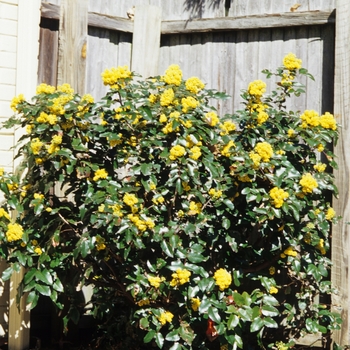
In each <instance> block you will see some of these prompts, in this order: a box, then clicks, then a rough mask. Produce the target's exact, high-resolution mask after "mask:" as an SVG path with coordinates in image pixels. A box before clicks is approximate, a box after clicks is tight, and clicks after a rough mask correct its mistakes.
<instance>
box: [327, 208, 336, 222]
mask: <svg viewBox="0 0 350 350" xmlns="http://www.w3.org/2000/svg"><path fill="white" fill-rule="evenodd" d="M334 217H335V210H334V209H333V208H332V207H330V208H328V209H327V213H326V219H327V220H332V219H333V218H334Z"/></svg>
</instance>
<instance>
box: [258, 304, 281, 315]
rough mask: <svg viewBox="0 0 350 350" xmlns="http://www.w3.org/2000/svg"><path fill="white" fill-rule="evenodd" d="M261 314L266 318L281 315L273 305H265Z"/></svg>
mask: <svg viewBox="0 0 350 350" xmlns="http://www.w3.org/2000/svg"><path fill="white" fill-rule="evenodd" d="M261 313H262V314H263V315H264V316H278V315H279V311H278V310H277V309H276V308H275V307H273V306H271V305H263V307H262V308H261Z"/></svg>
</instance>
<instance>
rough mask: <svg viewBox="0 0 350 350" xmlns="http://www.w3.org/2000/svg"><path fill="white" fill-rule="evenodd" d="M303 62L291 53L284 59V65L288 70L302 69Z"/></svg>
mask: <svg viewBox="0 0 350 350" xmlns="http://www.w3.org/2000/svg"><path fill="white" fill-rule="evenodd" d="M301 64H302V61H301V59H300V58H297V57H296V56H295V54H294V53H289V54H288V55H286V56H285V57H284V58H283V65H284V66H285V67H286V68H287V69H288V70H291V71H293V70H296V69H300V68H301Z"/></svg>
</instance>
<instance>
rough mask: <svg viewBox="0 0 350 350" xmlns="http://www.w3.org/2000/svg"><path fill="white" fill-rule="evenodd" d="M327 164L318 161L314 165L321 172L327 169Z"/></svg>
mask: <svg viewBox="0 0 350 350" xmlns="http://www.w3.org/2000/svg"><path fill="white" fill-rule="evenodd" d="M326 167H327V164H324V163H317V164H315V165H314V169H315V170H316V171H318V172H319V173H323V172H324V171H325V170H326Z"/></svg>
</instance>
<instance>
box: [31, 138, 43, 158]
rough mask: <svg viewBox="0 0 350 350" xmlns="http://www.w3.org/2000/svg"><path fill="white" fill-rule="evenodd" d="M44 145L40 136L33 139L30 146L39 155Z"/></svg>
mask: <svg viewBox="0 0 350 350" xmlns="http://www.w3.org/2000/svg"><path fill="white" fill-rule="evenodd" d="M42 147H43V143H42V142H41V141H40V140H39V138H37V137H36V138H34V139H32V141H31V143H30V148H31V150H32V152H33V154H35V155H37V154H39V152H40V151H41V148H42Z"/></svg>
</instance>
